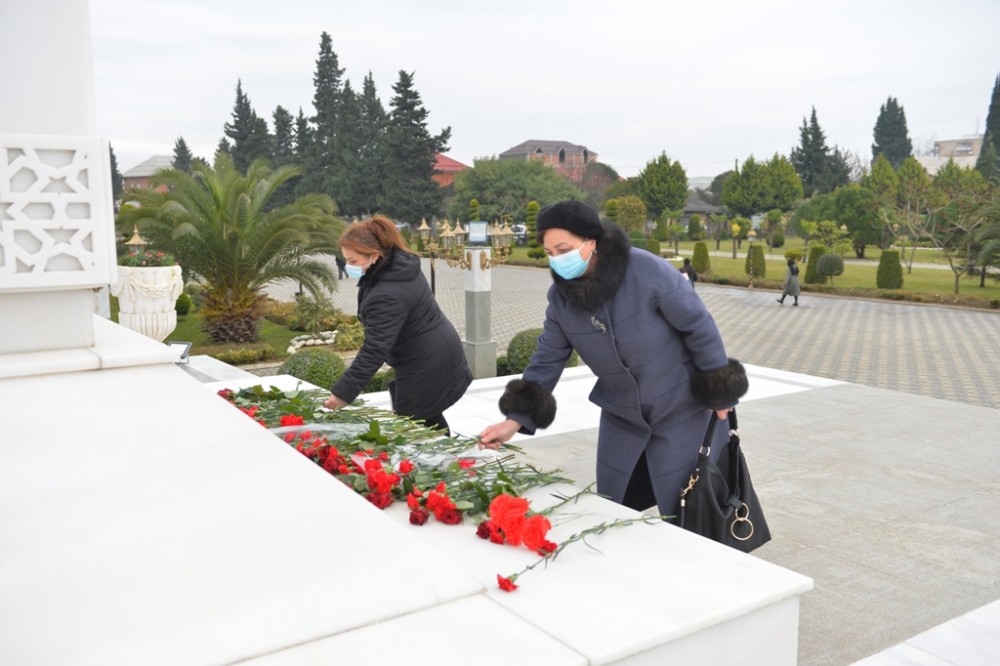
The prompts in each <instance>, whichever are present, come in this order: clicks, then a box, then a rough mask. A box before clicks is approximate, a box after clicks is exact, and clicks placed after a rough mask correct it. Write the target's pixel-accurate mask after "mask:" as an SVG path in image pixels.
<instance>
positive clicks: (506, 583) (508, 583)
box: [497, 574, 517, 592]
mask: <svg viewBox="0 0 1000 666" xmlns="http://www.w3.org/2000/svg"><path fill="white" fill-rule="evenodd" d="M515 578H517V576H511V577H510V578H504V577H503V576H501V575H500V574H497V584H498V585H499V586H500V589H501V590H503V591H504V592H513V591H514V590H516V589H517V585H515V584H514V579H515Z"/></svg>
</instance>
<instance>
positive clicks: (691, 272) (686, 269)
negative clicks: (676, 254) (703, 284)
mask: <svg viewBox="0 0 1000 666" xmlns="http://www.w3.org/2000/svg"><path fill="white" fill-rule="evenodd" d="M681 273H684V277H686V278H687V279H688V282H690V283H691V286H692V287H693V286H694V283H695V282H697V281H698V272H697V271H696V270H695V269H694V266H692V265H691V260H690V259H688V258H686V257H685V258H684V265H683V266H681Z"/></svg>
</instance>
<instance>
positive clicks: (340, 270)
mask: <svg viewBox="0 0 1000 666" xmlns="http://www.w3.org/2000/svg"><path fill="white" fill-rule="evenodd" d="M345 275H347V262H346V261H344V258H343V257H342V256H340V253H339V252H338V253H337V279H338V280H343V279H344V276H345Z"/></svg>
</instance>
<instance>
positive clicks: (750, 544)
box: [680, 410, 771, 553]
mask: <svg viewBox="0 0 1000 666" xmlns="http://www.w3.org/2000/svg"><path fill="white" fill-rule="evenodd" d="M718 422H719V418H718V416H716V414H715V412H712V418H711V420H710V421H709V423H708V431H707V432H706V433H705V441H704V442H702V445H701V449H699V450H698V466H697V467H695V470H694V472H693V473H692V474H691V478H690V479H689V480H688V484H687V487H686V488H684V490H682V491H681V503H680V526H681V527H683V528H684V529H686V530H690V531H692V532H694V533H695V534H700V535H701V536H703V537H707V538H709V539H712V540H713V541H718V542H719V543H723V544H725V545H727V546H731V547H733V548H735V549H737V550H741V551H743V552H744V553H749V552H750V551H752V550H753V549H755V548H758V547H760V546H763V545H764V544H765V543H767V542H768V541H770V540H771V530H770V529H768V527H767V521H766V520H764V512H763V510H762V509H761V508H760V500H758V499H757V493H756V492H755V491H754V489H753V483H752V482H751V481H750V470H749V469H748V468H747V461H746V458H744V457H743V451H742V450H741V449H740V433H739V431H738V430H737V428H736V411H735V410H732V411H730V412H729V444H728V446H726V450H725V451H724V452H723V454H722V456H721V457H720V458H719V462H718V463H713V462H711V461H710V460H709V458H708V456H709V454H710V453H711V451H712V435H713V433H714V432H715V425H716V423H718Z"/></svg>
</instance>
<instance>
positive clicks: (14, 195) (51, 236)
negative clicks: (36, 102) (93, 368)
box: [0, 134, 116, 292]
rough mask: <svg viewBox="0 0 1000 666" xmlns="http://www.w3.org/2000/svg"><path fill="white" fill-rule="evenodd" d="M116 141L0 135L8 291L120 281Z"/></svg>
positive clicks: (2, 260) (2, 254) (0, 274)
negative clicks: (113, 162)
mask: <svg viewBox="0 0 1000 666" xmlns="http://www.w3.org/2000/svg"><path fill="white" fill-rule="evenodd" d="M110 174H111V169H110V158H109V152H108V144H107V142H106V141H102V140H100V139H99V138H97V137H74V136H54V135H33V134H0V292H17V291H34V290H48V289H69V288H78V287H100V286H104V285H107V284H108V283H110V282H113V281H114V279H115V272H114V271H115V263H116V261H115V246H114V232H115V230H114V218H113V208H112V206H111V180H110Z"/></svg>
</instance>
